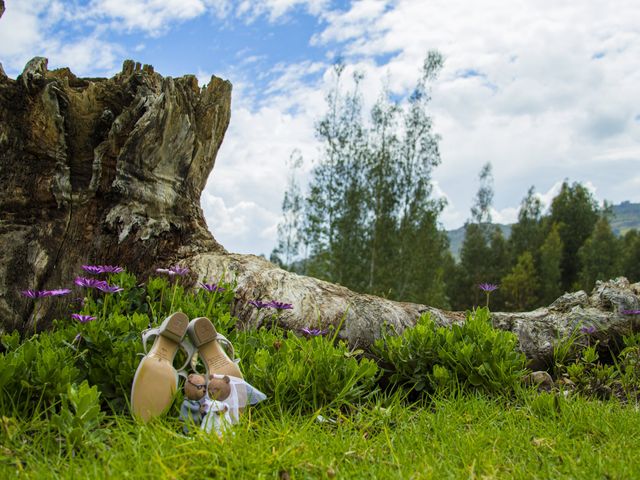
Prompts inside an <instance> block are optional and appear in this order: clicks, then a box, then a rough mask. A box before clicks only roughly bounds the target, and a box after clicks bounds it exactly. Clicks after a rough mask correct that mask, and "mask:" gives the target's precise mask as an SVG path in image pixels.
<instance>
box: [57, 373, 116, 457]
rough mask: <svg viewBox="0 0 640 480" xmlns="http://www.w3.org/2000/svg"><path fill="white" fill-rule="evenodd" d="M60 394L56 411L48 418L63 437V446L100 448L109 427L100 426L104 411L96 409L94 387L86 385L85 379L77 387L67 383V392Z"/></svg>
mask: <svg viewBox="0 0 640 480" xmlns="http://www.w3.org/2000/svg"><path fill="white" fill-rule="evenodd" d="M61 397H62V405H61V408H60V412H59V413H55V414H54V415H53V416H52V417H51V425H52V426H53V427H54V428H55V430H56V432H57V435H58V436H59V437H60V438H62V439H64V441H65V444H66V448H67V449H70V450H77V449H87V450H91V449H95V448H100V447H102V446H103V445H104V440H105V439H106V437H107V435H108V434H109V430H108V429H106V428H100V427H101V423H102V422H103V420H104V418H105V414H104V413H103V412H102V411H101V410H100V401H99V397H100V392H99V391H98V389H97V388H96V387H95V386H93V387H90V386H89V384H88V383H87V382H86V381H84V382H82V383H81V384H80V385H79V386H78V385H75V384H70V385H68V387H67V393H65V394H62V395H61Z"/></svg>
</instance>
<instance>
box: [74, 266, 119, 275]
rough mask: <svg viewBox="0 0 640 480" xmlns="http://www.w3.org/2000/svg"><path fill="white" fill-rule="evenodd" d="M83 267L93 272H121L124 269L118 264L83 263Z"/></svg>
mask: <svg viewBox="0 0 640 480" xmlns="http://www.w3.org/2000/svg"><path fill="white" fill-rule="evenodd" d="M82 269H83V270H85V271H87V272H89V273H93V274H96V275H97V274H100V273H120V272H123V271H124V269H123V268H122V267H118V266H116V265H82Z"/></svg>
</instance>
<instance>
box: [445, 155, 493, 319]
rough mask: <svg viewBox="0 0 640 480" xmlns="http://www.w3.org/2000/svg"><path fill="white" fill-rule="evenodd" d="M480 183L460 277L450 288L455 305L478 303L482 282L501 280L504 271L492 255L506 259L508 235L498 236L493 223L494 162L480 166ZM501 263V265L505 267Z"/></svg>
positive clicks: (465, 239)
mask: <svg viewBox="0 0 640 480" xmlns="http://www.w3.org/2000/svg"><path fill="white" fill-rule="evenodd" d="M479 183H480V186H479V188H478V192H477V193H476V196H475V200H474V204H473V206H472V207H471V219H470V220H469V221H468V222H467V223H466V224H465V234H464V240H463V242H462V248H461V249H460V263H459V264H458V267H457V269H456V270H457V273H456V281H455V284H454V285H452V286H451V288H450V296H451V298H452V303H453V305H454V308H469V307H471V306H475V305H478V304H479V301H480V293H481V292H480V290H479V289H478V285H479V284H480V283H486V282H490V283H498V281H499V280H500V273H499V272H498V271H496V270H494V268H493V265H492V255H493V254H495V255H496V257H500V262H501V263H502V257H503V254H504V251H503V247H504V237H503V238H502V241H501V239H500V238H499V237H494V228H493V226H492V225H491V204H492V201H493V176H492V174H491V163H486V164H485V165H483V167H482V168H481V169H480V174H479ZM492 237H493V239H494V240H495V242H496V243H495V244H494V245H495V247H496V249H495V250H494V251H492V248H491V246H490V243H489V242H490V241H491V240H492ZM500 267H501V266H500ZM500 267H498V269H501V268H500ZM492 275H495V276H492ZM470 302H471V304H470Z"/></svg>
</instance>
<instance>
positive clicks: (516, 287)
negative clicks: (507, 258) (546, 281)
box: [501, 251, 538, 311]
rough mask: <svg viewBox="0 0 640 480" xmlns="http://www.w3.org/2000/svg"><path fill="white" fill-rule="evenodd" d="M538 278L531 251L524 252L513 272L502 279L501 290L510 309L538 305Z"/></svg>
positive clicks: (517, 309) (516, 309)
mask: <svg viewBox="0 0 640 480" xmlns="http://www.w3.org/2000/svg"><path fill="white" fill-rule="evenodd" d="M537 289H538V280H537V273H536V269H535V267H534V264H533V255H532V254H531V252H529V251H526V252H523V253H522V254H521V255H520V256H519V257H518V263H517V264H516V266H515V267H513V269H512V270H511V272H510V273H509V274H508V275H506V276H505V277H504V278H503V279H502V285H501V290H502V293H503V295H504V297H505V303H506V305H507V307H508V308H509V309H510V310H514V311H522V310H524V309H526V308H531V307H533V306H535V305H536V302H537V298H536V290H537Z"/></svg>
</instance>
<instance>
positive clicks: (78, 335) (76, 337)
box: [73, 333, 82, 343]
mask: <svg viewBox="0 0 640 480" xmlns="http://www.w3.org/2000/svg"><path fill="white" fill-rule="evenodd" d="M80 340H82V335H80V334H79V333H78V334H76V336H75V337H73V343H75V342H80Z"/></svg>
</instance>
